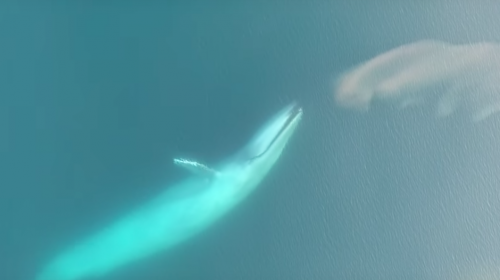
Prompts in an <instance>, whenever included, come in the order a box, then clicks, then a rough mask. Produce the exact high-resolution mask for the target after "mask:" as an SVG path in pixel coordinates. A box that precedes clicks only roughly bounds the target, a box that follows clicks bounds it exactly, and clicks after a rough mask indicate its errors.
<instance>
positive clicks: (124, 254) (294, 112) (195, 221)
mask: <svg viewBox="0 0 500 280" xmlns="http://www.w3.org/2000/svg"><path fill="white" fill-rule="evenodd" d="M301 117H302V109H301V108H300V107H298V106H297V105H296V104H291V105H289V106H288V107H286V108H284V109H283V110H282V111H280V112H279V113H278V114H277V115H275V117H274V118H272V119H271V120H270V121H269V122H268V123H267V124H266V125H265V126H263V128H262V129H261V130H260V131H259V132H258V133H257V135H256V136H255V137H254V139H252V140H251V141H250V142H249V143H248V145H247V146H246V147H244V148H243V149H242V150H241V151H240V152H238V153H237V154H236V155H234V156H232V157H230V158H229V159H228V160H226V161H224V162H222V163H221V164H219V165H217V168H216V169H214V170H217V174H216V176H213V177H212V178H211V179H210V180H206V177H204V176H198V175H194V176H192V177H190V178H187V179H185V180H183V181H181V182H178V183H177V184H173V185H171V186H166V191H165V192H164V193H163V194H161V195H160V196H159V197H157V198H156V199H155V200H153V201H151V202H150V203H149V204H146V205H144V206H143V207H140V208H138V209H137V210H135V211H133V212H132V213H130V215H128V216H125V217H123V218H122V219H120V220H118V221H117V222H116V223H113V224H111V225H110V226H109V227H107V228H105V229H104V230H102V231H101V232H98V233H97V234H96V235H94V236H91V237H90V238H89V239H86V240H83V241H82V242H81V243H78V244H76V246H74V247H71V248H69V250H67V251H65V252H63V253H62V254H61V255H59V256H58V257H57V258H55V259H54V260H53V261H52V262H51V263H49V265H48V266H47V267H46V268H45V269H44V270H43V271H42V273H41V274H40V276H39V277H38V279H39V280H76V279H82V278H85V279H86V278H87V277H96V276H102V275H104V274H106V273H108V272H110V271H112V270H114V269H117V268H119V267H121V266H124V265H126V264H129V263H131V262H133V261H135V260H138V259H140V258H143V257H146V256H149V255H151V254H153V253H155V252H157V251H160V250H165V249H168V248H169V247H172V246H174V245H176V244H178V243H180V242H182V241H184V240H186V239H188V238H190V237H191V236H193V235H194V234H196V233H199V232H200V231H202V230H203V229H205V228H206V227H208V226H209V225H210V224H212V223H213V222H214V221H216V220H217V219H219V218H220V217H221V216H222V215H223V214H225V213H227V212H228V211H229V210H231V209H232V208H233V207H234V206H235V205H237V204H238V203H239V202H241V201H242V200H243V199H244V198H245V197H246V196H247V195H248V194H250V193H251V192H252V191H253V190H254V189H255V188H256V187H257V186H258V184H259V183H260V182H261V181H262V179H264V177H265V176H266V175H267V173H268V172H269V171H270V169H271V168H272V166H274V164H275V163H276V161H277V160H278V158H279V157H280V155H281V153H282V151H283V149H284V148H285V146H286V144H287V143H288V141H289V139H290V137H291V136H292V135H293V133H294V131H295V129H296V127H297V125H298V124H299V122H300V120H301ZM176 163H177V164H179V165H181V166H184V167H189V168H190V169H192V170H194V171H195V172H197V171H199V170H200V169H201V170H205V168H208V167H206V166H204V165H198V164H197V163H196V162H194V161H182V160H180V161H177V162H176Z"/></svg>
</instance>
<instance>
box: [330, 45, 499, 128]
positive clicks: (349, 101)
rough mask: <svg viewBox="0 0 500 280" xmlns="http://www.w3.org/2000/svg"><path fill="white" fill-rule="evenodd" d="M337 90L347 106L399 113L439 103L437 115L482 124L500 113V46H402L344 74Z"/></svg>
mask: <svg viewBox="0 0 500 280" xmlns="http://www.w3.org/2000/svg"><path fill="white" fill-rule="evenodd" d="M334 91H335V99H336V101H337V103H338V104H340V105H342V106H344V107H347V108H353V109H358V110H368V109H369V108H370V106H371V105H372V103H373V101H375V100H380V101H382V102H386V103H392V104H394V105H396V107H397V108H400V109H404V108H407V107H410V106H414V105H417V104H421V103H424V102H429V101H435V102H437V104H436V113H437V115H438V116H442V117H444V116H449V115H451V114H452V113H454V112H455V111H457V110H459V109H460V110H463V111H465V112H466V113H467V114H469V117H470V118H471V119H472V120H474V121H480V120H483V119H486V118H488V117H489V116H491V115H493V114H495V113H497V112H498V111H500V45H497V44H493V43H475V44H467V45H453V44H449V43H445V42H440V41H434V40H425V41H419V42H415V43H412V44H408V45H403V46H400V47H397V48H395V49H392V50H390V51H388V52H385V53H383V54H380V55H378V56H376V57H374V58H373V59H370V60H368V61H366V62H364V63H362V64H360V65H358V66H356V67H354V68H353V69H351V70H350V71H347V72H346V73H343V74H342V75H341V76H340V77H339V78H338V79H336V82H335V88H334Z"/></svg>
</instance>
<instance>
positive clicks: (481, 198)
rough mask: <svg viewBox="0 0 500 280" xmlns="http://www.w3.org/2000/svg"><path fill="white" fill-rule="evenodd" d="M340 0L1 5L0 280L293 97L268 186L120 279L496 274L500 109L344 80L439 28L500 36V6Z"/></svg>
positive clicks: (139, 199) (223, 148)
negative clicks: (347, 89)
mask: <svg viewBox="0 0 500 280" xmlns="http://www.w3.org/2000/svg"><path fill="white" fill-rule="evenodd" d="M337 2H339V4H335V3H333V2H332V3H328V2H322V1H308V2H307V3H306V2H304V3H302V2H301V3H288V4H286V5H285V4H281V3H279V2H259V3H258V2H253V3H250V2H249V3H247V4H238V3H233V4H222V3H217V2H210V3H208V2H206V3H202V2H200V3H190V4H182V3H181V2H178V3H173V2H171V3H170V4H160V3H150V4H138V2H137V3H134V2H131V1H129V2H124V3H118V2H116V3H111V2H109V3H107V4H97V2H96V3H83V2H82V3H78V4H71V5H69V4H66V5H62V4H55V3H53V4H38V5H37V4H31V5H30V4H25V5H8V4H0V23H1V26H2V29H1V30H2V32H0V34H1V36H2V40H1V42H2V43H1V44H0V62H1V63H0V73H1V77H2V78H1V82H0V166H1V167H2V168H1V170H2V171H0V186H1V190H2V193H1V195H0V221H1V229H2V231H0V279H14V280H15V279H33V278H34V277H35V275H36V274H37V273H38V271H39V270H40V269H41V267H42V266H43V265H44V264H46V263H47V262H48V261H49V260H50V259H51V258H52V257H53V255H54V254H56V253H57V252H59V251H60V250H62V249H64V248H65V247H66V246H67V245H68V244H72V243H73V242H76V241H78V240H79V239H80V238H82V237H85V236H87V235H88V234H90V233H92V232H94V231H95V230H97V229H100V228H102V227H103V226H104V225H106V224H107V223H108V222H110V221H113V220H114V219H115V218H117V217H119V216H121V215H122V214H124V213H126V212H127V211H128V210H130V209H131V208H133V207H136V206H137V205H141V204H142V203H144V202H145V201H147V200H148V199H150V198H154V197H155V195H156V194H158V193H160V192H161V191H162V190H163V189H162V187H163V185H164V184H165V182H171V181H173V180H176V179H180V178H182V177H183V176H185V175H186V173H185V172H184V170H180V169H179V168H176V167H175V166H174V165H173V164H172V163H171V161H172V158H173V157H189V158H196V159H199V160H200V161H202V162H205V163H208V164H210V163H211V162H217V160H218V159H220V158H224V157H225V156H226V155H230V154H231V153H232V152H234V151H236V150H237V149H238V148H240V147H241V146H242V145H243V144H244V143H245V142H246V141H247V140H248V138H249V137H250V136H251V135H252V133H253V132H254V130H255V129H257V128H258V127H259V126H260V125H261V124H262V122H264V121H265V120H267V118H268V117H269V116H271V115H272V114H273V113H274V112H275V111H276V110H279V109H280V108H281V107H282V106H284V105H285V104H288V103H289V102H290V101H292V100H297V101H298V102H299V103H301V104H302V105H303V107H304V119H303V122H302V124H301V127H300V131H298V132H297V135H296V136H295V137H294V139H293V141H291V143H290V145H289V147H288V149H287V150H286V152H285V153H284V155H283V158H282V159H281V161H280V163H279V164H278V165H277V166H276V168H275V169H274V170H273V172H272V173H271V174H270V175H269V177H268V178H267V179H266V180H265V182H264V183H263V185H261V186H260V187H259V189H258V190H257V191H256V192H255V193H254V194H253V195H252V196H251V197H250V198H249V199H248V200H246V201H245V202H244V203H243V204H241V205H240V206H239V207H238V208H237V209H236V210H234V211H233V212H232V213H230V214H229V215H228V216H226V217H225V218H224V219H222V220H221V221H220V222H218V223H217V224H215V225H214V226H213V227H212V228H210V229H209V230H208V231H206V232H204V233H203V234H201V235H199V236H197V237H196V238H194V239H192V240H190V241H189V242H187V243H185V244H183V245H182V246H180V247H178V248H176V249H174V250H172V251H168V252H165V253H163V254H160V255H157V256H155V257H153V258H150V259H147V260H145V261H143V262H140V263H137V264H134V265H131V266H129V267H127V268H125V269H124V270H120V271H117V272H116V273H114V274H112V275H109V276H107V277H106V278H105V279H474V277H479V276H478V275H482V277H491V275H492V273H493V272H492V271H493V270H494V269H495V268H497V267H500V258H499V257H498V255H499V254H498V252H499V249H498V248H499V245H500V244H499V243H500V242H499V241H500V238H499V237H500V236H499V234H500V226H498V225H500V214H498V213H500V211H499V210H500V195H499V192H498V190H497V189H498V187H497V186H498V182H499V179H500V176H499V175H497V174H500V172H499V171H500V170H498V169H500V167H499V165H498V160H497V158H498V155H499V149H498V148H497V145H496V142H497V139H498V132H497V131H498V126H497V124H498V119H497V120H496V121H495V120H491V121H488V122H486V123H482V124H480V125H472V124H470V123H465V122H463V120H462V119H461V118H460V116H458V117H455V118H452V119H448V120H438V119H436V118H434V117H433V115H432V114H431V113H430V112H431V111H432V110H431V108H428V107H425V106H424V107H419V108H417V109H413V110H409V111H394V110H390V109H389V108H385V107H383V106H381V107H377V108H376V109H374V110H372V111H370V112H368V113H365V114H362V113H357V112H351V111H348V110H346V109H342V108H340V107H338V106H336V104H335V103H334V101H333V98H332V97H333V95H332V92H331V88H330V82H331V79H332V77H335V75H338V74H339V73H341V72H343V71H345V70H347V69H349V68H350V67H352V66H354V65H356V64H357V63H360V62H362V61H365V60H367V59H369V58H371V57H373V56H375V55H377V54H379V53H381V52H384V51H386V50H388V49H391V48H393V47H395V46H397V45H400V44H405V43H408V42H412V41H416V40H420V39H426V38H434V39H440V40H446V41H453V42H456V43H461V42H468V41H483V40H485V41H495V42H499V41H500V31H499V30H498V28H497V27H496V26H498V25H499V23H500V22H499V20H498V14H499V12H500V5H494V4H484V5H482V6H479V5H473V4H470V1H465V0H464V1H461V2H460V1H459V2H457V1H441V2H439V3H435V4H430V3H424V2H422V4H403V3H397V2H394V1H391V2H390V3H389V1H365V2H366V3H362V2H359V1H351V2H353V4H340V2H341V1H337ZM354 2H356V3H354ZM484 275H486V276H484Z"/></svg>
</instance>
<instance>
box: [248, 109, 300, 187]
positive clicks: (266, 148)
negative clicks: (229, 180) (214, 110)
mask: <svg viewBox="0 0 500 280" xmlns="http://www.w3.org/2000/svg"><path fill="white" fill-rule="evenodd" d="M301 119H302V108H301V107H300V106H299V105H297V104H296V103H292V104H290V105H288V106H287V107H285V108H283V109H282V110H281V111H279V112H278V113H277V114H276V115H274V116H273V117H272V118H271V119H270V120H269V121H267V122H266V123H265V124H264V125H263V126H262V127H261V129H260V130H259V131H258V132H257V133H256V134H255V136H254V137H253V138H252V139H251V140H250V141H249V143H248V144H247V145H246V146H245V148H244V149H243V151H242V153H241V154H240V160H242V162H243V164H244V166H245V167H244V168H245V169H247V170H248V172H246V173H247V174H248V175H249V176H251V177H254V179H256V180H257V181H259V180H260V178H261V177H264V176H265V174H267V172H268V171H269V170H270V169H271V167H272V166H273V165H274V164H275V163H276V161H277V160H278V158H279V157H280V155H281V153H282V151H283V149H284V148H285V146H286V145H287V143H288V142H289V140H290V139H291V137H292V135H293V134H294V132H295V130H296V128H297V126H298V124H299V123H300V120H301Z"/></svg>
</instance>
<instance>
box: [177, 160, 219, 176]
mask: <svg viewBox="0 0 500 280" xmlns="http://www.w3.org/2000/svg"><path fill="white" fill-rule="evenodd" d="M174 164H175V165H177V166H181V167H183V168H185V169H187V170H189V171H190V172H193V173H194V174H196V175H202V176H207V177H213V176H216V175H217V174H218V173H219V172H217V171H216V170H214V169H212V168H210V167H208V166H206V165H204V164H202V163H199V162H196V161H192V160H187V159H183V158H174Z"/></svg>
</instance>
